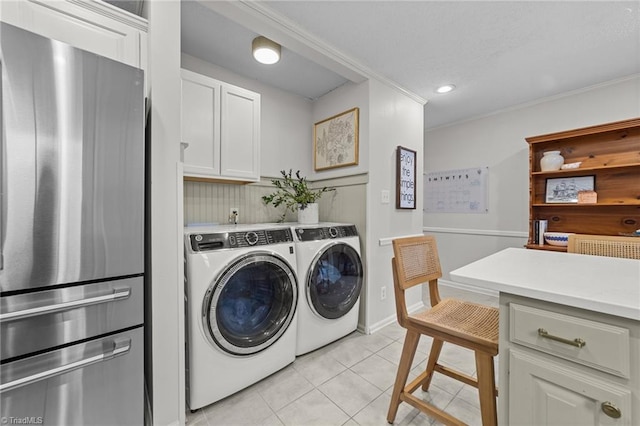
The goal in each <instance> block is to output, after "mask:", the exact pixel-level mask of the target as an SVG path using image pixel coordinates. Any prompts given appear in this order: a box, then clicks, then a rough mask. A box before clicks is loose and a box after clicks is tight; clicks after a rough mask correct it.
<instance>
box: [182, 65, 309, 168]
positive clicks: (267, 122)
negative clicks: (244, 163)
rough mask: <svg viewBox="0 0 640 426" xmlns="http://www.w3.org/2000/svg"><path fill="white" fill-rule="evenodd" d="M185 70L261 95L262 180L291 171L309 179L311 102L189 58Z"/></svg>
mask: <svg viewBox="0 0 640 426" xmlns="http://www.w3.org/2000/svg"><path fill="white" fill-rule="evenodd" d="M182 67H183V68H185V69H188V70H190V71H193V72H196V73H199V74H203V75H206V76H209V77H211V78H215V79H216V80H220V81H224V82H225V83H230V84H233V85H235V86H240V87H243V88H245V89H248V90H251V91H254V92H257V93H260V124H261V126H260V176H266V177H278V176H280V170H289V169H293V170H294V171H296V170H302V171H303V172H304V173H305V174H306V175H309V171H310V169H309V167H308V166H309V161H308V158H309V155H310V153H311V148H309V145H310V144H311V143H312V141H311V134H312V133H311V132H312V126H311V124H310V123H311V122H312V119H311V108H312V104H311V101H309V100H307V99H304V98H303V97H301V96H299V95H294V94H291V93H287V92H285V91H283V90H280V89H277V88H274V87H272V86H268V85H266V84H263V83H260V82H258V81H256V80H253V79H250V78H246V77H242V76H240V75H238V74H235V73H233V72H231V71H229V70H227V69H224V68H222V67H219V66H216V65H213V64H210V63H208V62H205V61H202V60H200V59H198V58H194V57H193V56H189V55H186V54H182Z"/></svg>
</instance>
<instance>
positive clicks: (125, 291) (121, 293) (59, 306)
mask: <svg viewBox="0 0 640 426" xmlns="http://www.w3.org/2000/svg"><path fill="white" fill-rule="evenodd" d="M130 295H131V288H129V287H127V288H114V289H113V293H112V294H106V295H104V296H97V297H90V298H88V299H78V300H73V301H71V302H63V303H56V304H55V305H45V306H38V307H37V308H30V309H23V310H21V311H15V312H8V313H4V314H0V323H2V322H5V321H15V320H19V319H23V318H29V317H33V316H37V315H45V314H51V313H55V312H61V311H67V310H69V309H75V308H82V307H85V306H89V305H96V304H99V303H107V302H114V301H116V300H121V299H126V298H128V297H129V296H130Z"/></svg>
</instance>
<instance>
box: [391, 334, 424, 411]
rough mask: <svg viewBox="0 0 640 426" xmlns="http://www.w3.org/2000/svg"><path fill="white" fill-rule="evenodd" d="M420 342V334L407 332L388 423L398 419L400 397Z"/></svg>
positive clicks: (392, 395)
mask: <svg viewBox="0 0 640 426" xmlns="http://www.w3.org/2000/svg"><path fill="white" fill-rule="evenodd" d="M419 340H420V334H419V333H416V332H415V331H411V330H407V335H406V336H405V338H404V346H403V347H402V356H401V357H400V364H399V365H398V373H397V374H396V381H395V384H394V385H393V393H392V394H391V402H390V403H389V412H388V413H387V421H388V422H389V423H393V421H394V420H395V419H396V414H397V412H398V406H399V405H400V395H401V394H402V391H403V389H404V387H405V385H406V383H407V378H408V377H409V371H411V363H412V362H413V357H414V356H415V354H416V348H417V347H418V341H419Z"/></svg>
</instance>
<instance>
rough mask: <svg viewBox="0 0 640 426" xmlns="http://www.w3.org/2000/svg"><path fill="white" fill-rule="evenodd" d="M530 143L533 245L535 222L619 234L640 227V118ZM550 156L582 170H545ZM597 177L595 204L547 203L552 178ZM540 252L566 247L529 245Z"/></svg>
mask: <svg viewBox="0 0 640 426" xmlns="http://www.w3.org/2000/svg"><path fill="white" fill-rule="evenodd" d="M526 140H527V143H528V144H529V241H534V240H533V238H532V236H533V231H534V229H533V227H534V221H535V220H547V221H548V228H547V230H548V231H555V232H572V233H578V234H593V235H619V234H621V233H630V232H633V231H635V230H636V229H638V228H640V185H639V184H638V182H640V149H638V147H639V146H640V118H634V119H630V120H623V121H618V122H615V123H607V124H602V125H597V126H591V127H586V128H582V129H575V130H569V131H564V132H558V133H553V134H548V135H542V136H533V137H528V138H526ZM546 151H560V154H561V155H562V156H563V157H564V162H565V163H566V164H569V163H575V162H581V165H580V168H577V169H566V170H554V171H544V172H543V171H540V159H541V158H542V157H543V154H544V152H546ZM585 175H593V176H594V177H595V179H594V182H595V188H594V190H595V191H596V193H597V194H598V202H597V203H595V204H578V203H545V202H544V200H545V199H546V191H547V183H548V182H547V179H554V178H560V179H563V180H564V179H565V178H566V179H567V180H570V179H571V178H573V177H577V176H585ZM525 247H527V248H530V249H536V250H553V251H560V252H563V251H566V250H567V249H566V247H558V246H550V245H538V244H527V245H526V246H525Z"/></svg>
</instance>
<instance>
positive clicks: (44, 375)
mask: <svg viewBox="0 0 640 426" xmlns="http://www.w3.org/2000/svg"><path fill="white" fill-rule="evenodd" d="M109 344H110V345H111V346H112V347H111V348H110V350H108V351H105V352H103V353H101V354H98V355H94V356H91V357H89V358H85V359H82V360H80V361H76V362H72V363H69V364H65V365H61V366H60V367H56V368H52V369H50V370H46V371H42V372H40V373H36V374H32V375H30V376H26V377H22V378H20V379H16V380H13V381H11V382H7V383H2V384H0V393H2V392H8V391H10V390H13V389H16V388H19V387H21V386H26V385H30V384H32V383H35V382H39V381H41V380H47V379H50V378H52V377H55V376H59V375H61V374H65V373H68V372H70V371H73V370H77V369H79V368H84V367H86V366H89V365H91V364H95V363H98V362H103V361H108V360H110V359H112V358H115V357H117V356H119V355H124V354H126V353H127V352H129V350H130V349H131V339H130V338H120V339H114V340H112V341H111V342H109Z"/></svg>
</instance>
